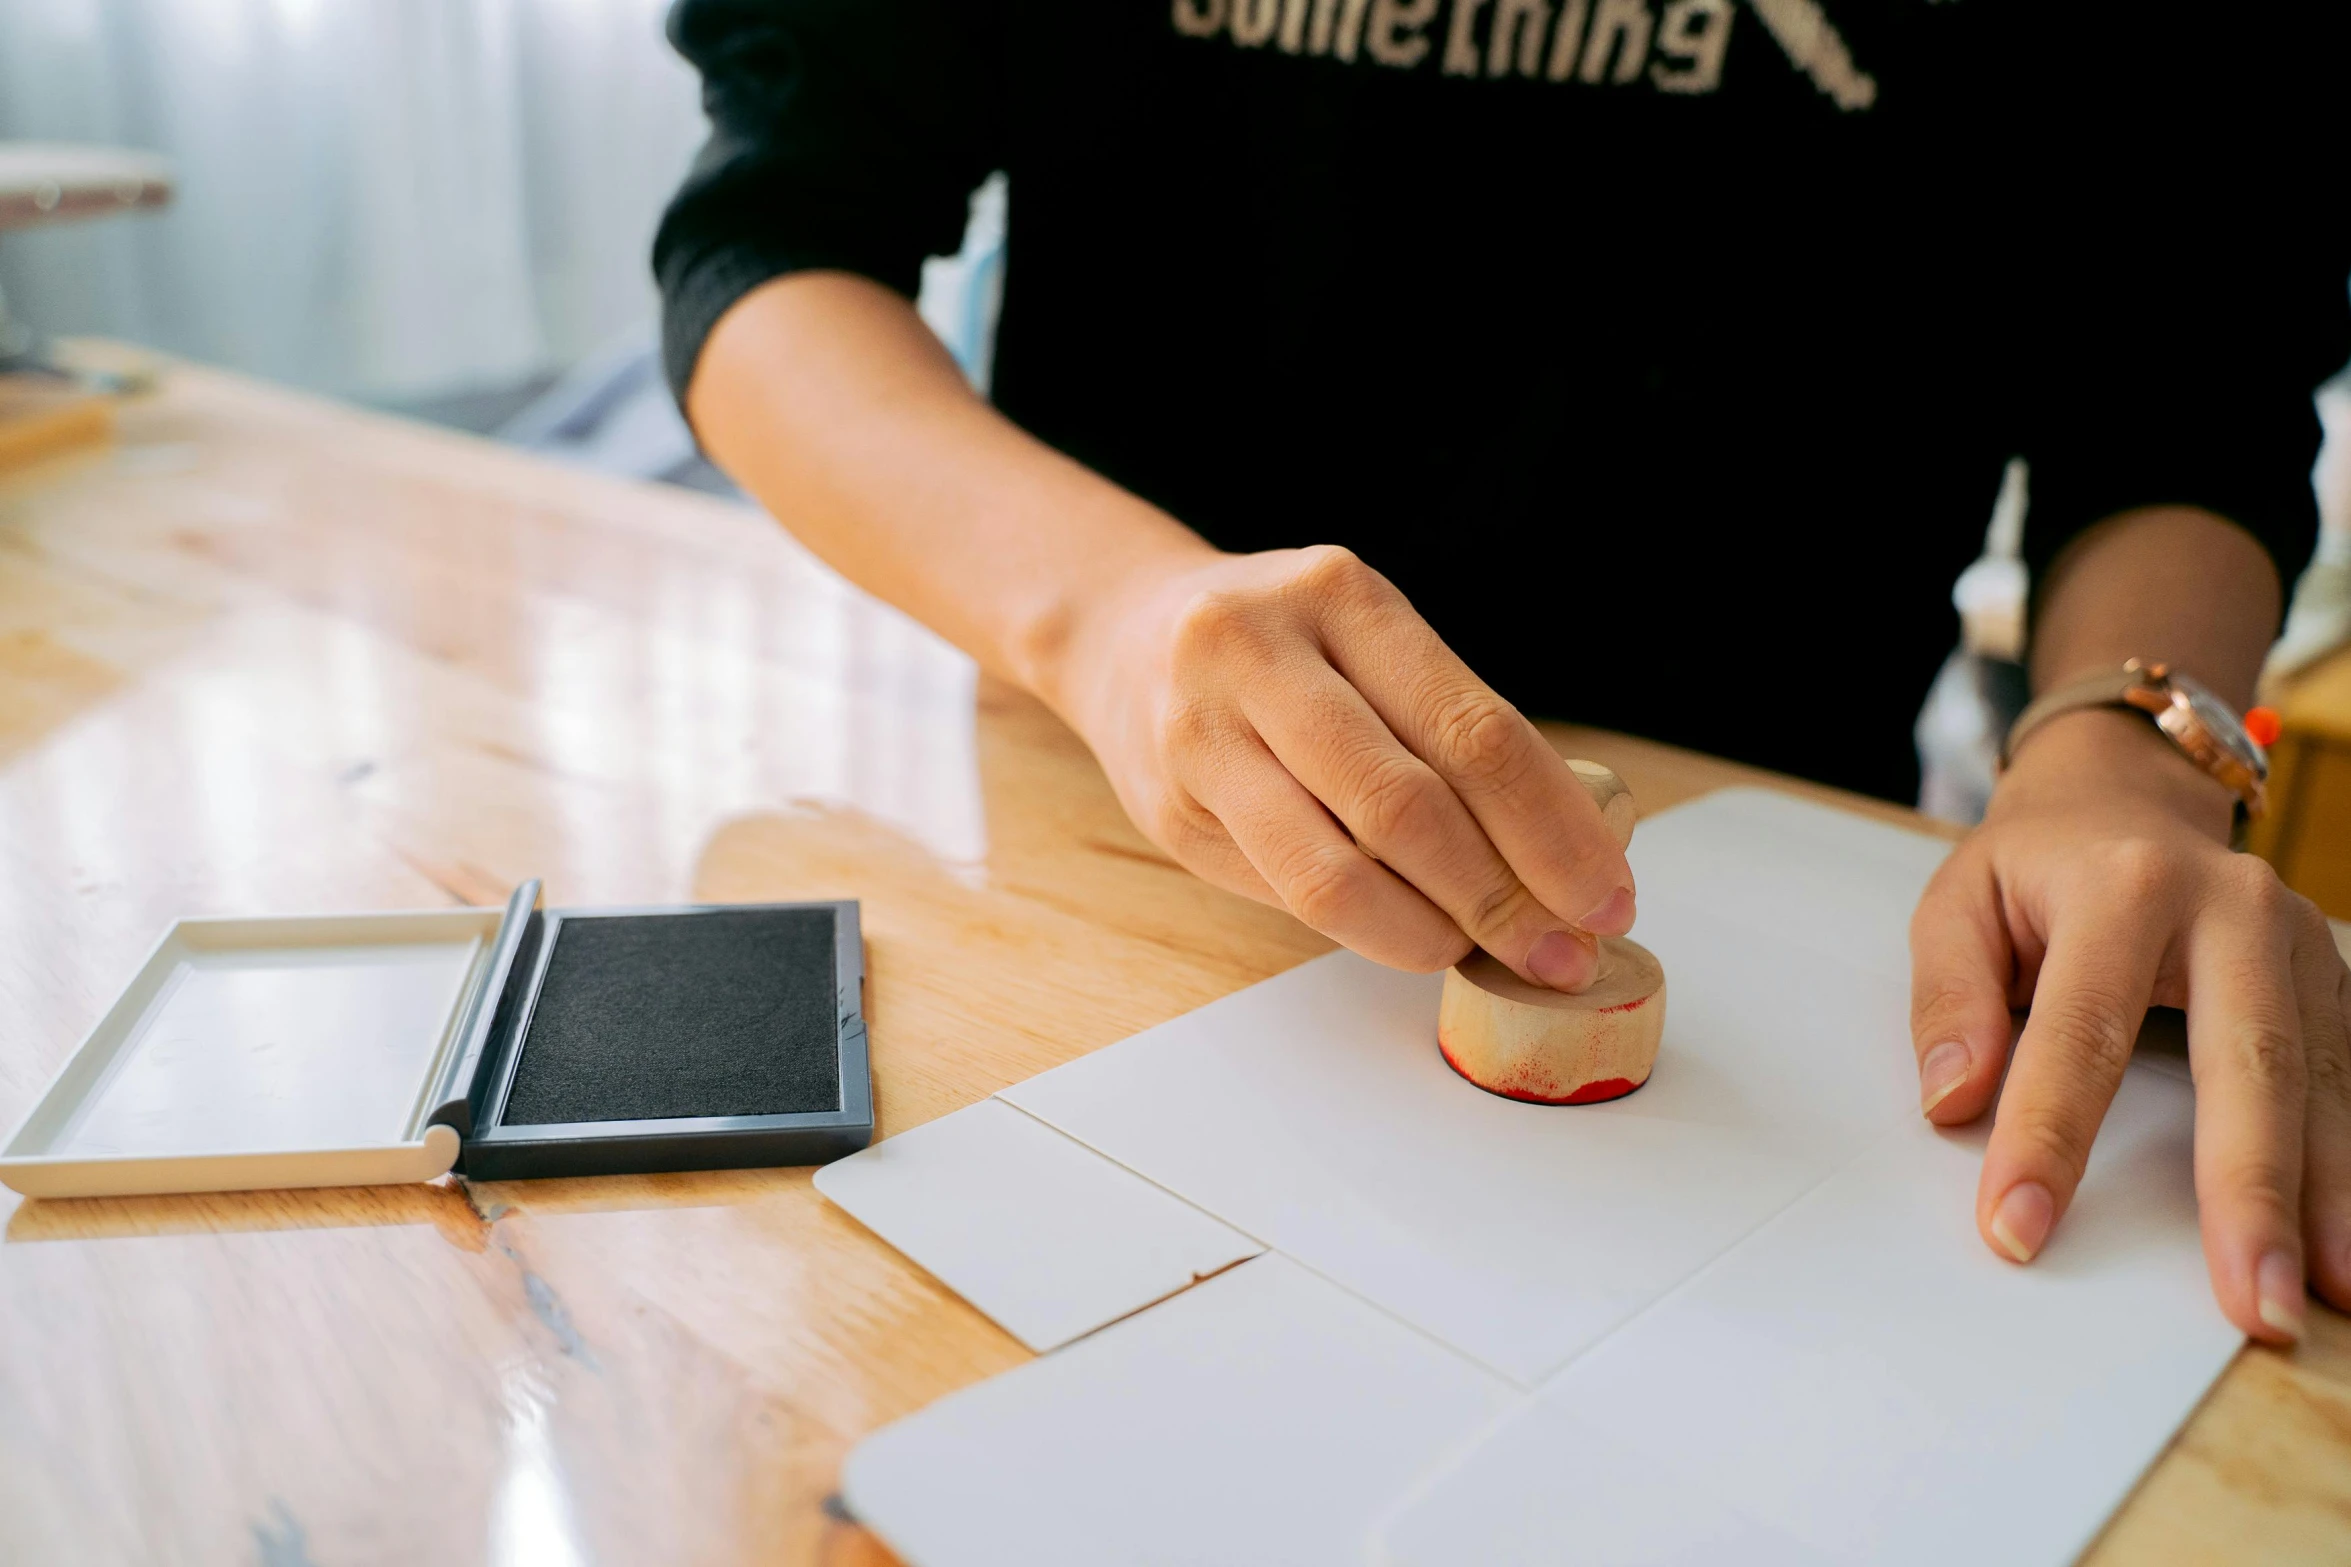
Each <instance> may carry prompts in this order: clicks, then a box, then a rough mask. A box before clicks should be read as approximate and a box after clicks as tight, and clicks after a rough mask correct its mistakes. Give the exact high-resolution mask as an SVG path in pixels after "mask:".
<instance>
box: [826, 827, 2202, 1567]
mask: <svg viewBox="0 0 2351 1567" xmlns="http://www.w3.org/2000/svg"><path fill="white" fill-rule="evenodd" d="M1942 852H1943V845H1941V844H1940V843H1938V842H1936V841H1934V840H1932V839H1927V838H1922V837H1918V836H1915V835H1912V834H1908V833H1904V832H1901V831H1899V830H1896V829H1893V828H1889V827H1884V826H1880V825H1878V824H1875V823H1871V822H1867V821H1864V820H1861V819H1859V818H1855V817H1851V816H1847V815H1844V814H1842V813H1837V812H1833V811H1828V810H1824V809H1821V808H1818V807H1814V806H1810V805H1806V804H1802V803H1799V802H1796V801H1793V800H1790V799H1787V798H1785V797H1782V796H1778V795H1773V794H1768V793H1763V792H1760V791H1745V790H1742V791H1730V792H1726V793H1723V794H1717V795H1713V796H1709V797H1707V798H1706V799H1704V800H1702V801H1700V802H1697V803H1696V804H1693V805H1690V806H1686V807H1683V808H1681V809H1679V810H1675V811H1671V812H1667V813H1664V814H1662V815H1660V816H1659V817H1657V818H1656V819H1654V820H1652V821H1649V822H1646V823H1644V824H1643V825H1642V827H1641V830H1640V833H1639V835H1638V837H1637V838H1636V840H1635V843H1634V846H1633V851H1632V857H1633V863H1634V868H1635V871H1636V874H1637V875H1638V876H1639V879H1640V886H1641V905H1642V915H1641V924H1640V931H1639V935H1640V938H1641V940H1642V941H1643V943H1644V944H1645V945H1647V946H1649V947H1650V948H1651V950H1653V951H1654V952H1656V953H1657V955H1658V957H1659V958H1660V959H1661V960H1662V961H1663V962H1664V965H1665V970H1666V975H1667V993H1666V1029H1665V1042H1664V1046H1663V1049H1662V1051H1661V1053H1660V1056H1659V1060H1658V1066H1657V1069H1656V1072H1655V1074H1654V1076H1653V1077H1652V1078H1651V1080H1650V1082H1649V1083H1648V1085H1647V1086H1645V1087H1644V1088H1643V1089H1641V1090H1640V1091H1639V1092H1638V1093H1635V1094H1633V1095H1631V1096H1629V1097H1628V1098H1625V1099H1622V1100H1618V1101H1615V1102H1613V1103H1611V1104H1606V1105H1597V1106H1580V1107H1573V1108H1564V1107H1553V1106H1542V1105H1530V1104H1523V1103H1519V1102H1516V1101H1512V1100H1506V1099H1501V1098H1497V1097H1494V1096H1492V1095H1488V1094H1485V1093H1482V1092H1480V1091H1479V1090H1478V1089H1476V1088H1474V1087H1472V1086H1471V1085H1469V1084H1468V1083H1466V1082H1464V1081H1462V1080H1461V1079H1460V1078H1458V1077H1457V1076H1455V1075H1454V1074H1453V1073H1452V1071H1451V1070H1450V1069H1449V1068H1447V1067H1446V1066H1445V1064H1444V1063H1443V1061H1442V1060H1441V1059H1440V1058H1439V1057H1438V1054H1437V1052H1436V1049H1435V1045H1434V1033H1435V1020H1436V1008H1437V996H1438V989H1439V986H1438V981H1437V980H1436V979H1435V978H1434V977H1430V976H1415V975H1402V974H1395V973H1392V972H1389V971H1387V970H1383V969H1380V968H1377V967H1376V966H1374V965H1371V964H1369V963H1366V962H1364V961H1362V960H1360V959H1357V958H1354V957H1352V956H1349V955H1347V954H1344V953H1341V954H1334V955H1332V956H1330V957H1327V958H1322V959H1318V960H1316V961H1315V962H1312V963H1309V964H1306V965H1304V966H1303V967H1301V968H1299V969H1296V970H1293V971H1292V972H1290V973H1288V974H1284V975H1282V976H1280V977H1278V978H1276V979H1273V980H1270V981H1268V982H1266V983H1265V984H1262V985H1258V986H1255V987H1252V988H1251V989H1249V990H1246V991H1243V992H1241V993H1239V994H1238V995H1235V996H1231V997H1228V998H1226V999H1225V1000H1223V1001H1220V1002H1217V1003H1215V1004H1213V1005H1211V1006H1208V1007H1204V1008H1202V1009H1201V1010H1199V1011H1198V1012H1195V1013H1192V1014H1190V1015H1188V1016H1186V1017H1183V1018H1179V1019H1177V1020H1176V1021H1174V1022H1172V1023H1169V1024H1167V1025H1165V1026H1163V1027H1161V1028H1157V1029H1153V1030H1150V1031H1149V1032H1147V1033H1144V1034H1141V1035H1138V1036H1136V1037H1135V1038H1133V1039H1130V1040H1127V1041H1125V1042H1124V1043H1122V1044H1119V1045H1116V1046H1113V1047H1111V1048H1109V1049H1107V1050H1103V1051H1100V1052H1098V1053H1096V1054H1094V1055H1092V1056H1088V1057H1085V1058H1083V1059H1081V1060H1079V1061H1076V1062H1073V1063H1071V1064H1070V1065H1068V1066H1065V1067H1062V1068H1060V1069H1058V1070H1056V1071H1053V1072H1048V1073H1046V1074H1044V1075H1043V1076H1040V1077H1038V1078H1035V1079H1033V1080H1031V1081H1029V1082H1027V1083H1023V1084H1020V1085H1017V1086H1016V1087H1014V1088H1011V1089H1008V1090H1006V1091H1005V1092H1004V1093H1003V1094H1001V1095H999V1096H998V1097H997V1099H996V1100H994V1101H990V1102H988V1103H985V1104H982V1105H979V1106H975V1107H973V1108H972V1109H971V1110H967V1111H963V1112H960V1113H959V1114H957V1115H955V1116H951V1117H948V1118H946V1119H945V1120H943V1121H940V1122H934V1123H932V1124H931V1125H930V1126H927V1127H923V1128H920V1129H918V1130H916V1131H915V1132H912V1133H909V1134H906V1135H905V1136H903V1137H900V1138H894V1139H891V1140H889V1141H888V1142H885V1143H883V1144H881V1145H880V1146H878V1147H877V1148H875V1149H873V1150H871V1151H869V1152H868V1153H865V1154H861V1155H859V1156H857V1157H856V1158H853V1159H850V1160H846V1161H844V1162H842V1163H840V1164H837V1165H834V1166H832V1167H830V1168H829V1169H828V1170H826V1171H825V1172H823V1173H822V1174H821V1175H820V1176H819V1177H818V1185H819V1186H820V1188H821V1189H823V1190H824V1191H825V1192H826V1193H827V1195H828V1196H830V1197H832V1198H833V1199H834V1200H835V1201H837V1202H839V1203H841V1204H842V1205H843V1206H844V1207H846V1208H848V1209H849V1211H851V1212H852V1213H854V1214H856V1215H857V1216H858V1217H859V1218H860V1219H862V1220H864V1221H865V1222H866V1223H867V1224H868V1225H870V1226H871V1227H873V1228H874V1229H876V1230H877V1231H879V1232H880V1233H881V1234H882V1235H883V1236H884V1237H885V1238H887V1239H889V1240H891V1241H892V1242H893V1243H894V1244H897V1245H899V1246H901V1247H902V1248H903V1249H904V1250H906V1251H907V1253H908V1255H910V1256H912V1257H913V1258H915V1260H916V1261H918V1262H922V1263H924V1264H925V1265H926V1266H929V1267H931V1268H932V1269H933V1271H935V1272H937V1273H938V1274H939V1276H940V1277H941V1278H942V1279H943V1280H945V1281H946V1282H947V1283H948V1284H949V1285H951V1286H952V1287H954V1288H956V1289H958V1290H959V1291H960V1292H962V1293H963V1294H964V1295H965V1296H966V1297H967V1298H968V1299H970V1300H971V1301H972V1302H973V1303H974V1304H975V1305H976V1306H978V1307H979V1308H980V1309H981V1310H982V1311H985V1312H988V1313H989V1314H990V1315H992V1316H994V1317H996V1318H997V1319H998V1320H999V1321H1001V1322H1003V1323H1005V1325H1006V1326H1007V1327H1008V1328H1010V1329H1012V1331H1014V1332H1016V1333H1018V1334H1020V1335H1021V1336H1022V1337H1023V1338H1024V1340H1025V1341H1027V1342H1029V1343H1030V1344H1031V1345H1032V1346H1033V1347H1037V1348H1040V1349H1048V1348H1053V1347H1054V1346H1056V1345H1061V1344H1067V1345H1068V1347H1066V1348H1061V1349H1058V1350H1057V1351H1056V1352H1055V1353H1053V1354H1050V1355H1048V1356H1046V1358H1044V1359H1043V1360H1040V1361H1038V1362H1036V1363H1035V1364H1033V1365H1030V1366H1026V1367H1023V1368H1021V1369H1019V1370H1016V1371H1013V1372H1010V1373H1007V1374H1006V1375H1004V1376H1001V1377H998V1378H996V1379H994V1380H993V1381H991V1382H988V1383H985V1384H982V1385H980V1386H978V1387H975V1388H972V1389H969V1390H966V1391H965V1392H963V1393H960V1394H957V1395H955V1396H953V1397H950V1398H948V1399H945V1400H942V1401H941V1402H940V1403H938V1404H936V1405H934V1406H932V1407H931V1408H930V1409H927V1410H924V1411H922V1412H920V1413H918V1414H916V1415H914V1416H912V1417H911V1418H909V1419H907V1420H904V1421H901V1422H899V1423H898V1424H897V1425H895V1426H892V1427H890V1428H888V1429H886V1430H884V1431H882V1432H880V1433H878V1434H877V1435H876V1436H874V1437H873V1438H872V1439H870V1440H869V1441H868V1442H867V1443H866V1444H865V1445H864V1446H862V1447H861V1448H859V1449H858V1450H857V1452H856V1453H854V1454H853V1455H852V1457H851V1460H850V1463H849V1466H848V1469H847V1473H846V1478H845V1489H846V1492H847V1495H848V1498H849V1501H850V1504H851V1505H852V1507H854V1508H855V1509H856V1510H857V1511H858V1513H859V1515H860V1516H861V1517H863V1518H865V1519H866V1520H867V1521H868V1522H870V1523H871V1524H872V1525H873V1526H874V1527H875V1528H876V1529H877V1530H878V1531H879V1532H880V1533H881V1534H882V1535H883V1536H884V1537H885V1538H886V1539H888V1540H889V1541H890V1542H891V1543H892V1544H893V1545H894V1546H895V1547H897V1548H898V1549H899V1550H900V1551H901V1552H902V1553H903V1554H905V1555H906V1556H907V1558H908V1559H909V1560H910V1561H913V1562H915V1563H917V1564H919V1567H964V1564H976V1563H987V1562H1007V1563H1009V1562H1013V1561H1020V1562H1027V1563H1037V1562H1064V1561H1066V1562H1071V1563H1076V1562H1104V1561H1150V1562H1203V1563H1207V1562H1217V1563H1231V1562H1243V1561H1284V1562H1289V1561H1297V1562H1309V1561H1312V1562H1333V1563H1339V1562H1348V1563H1352V1562H1362V1561H1373V1560H1387V1561H1394V1562H1402V1563H1432V1564H1433V1563H1438V1562H1457V1561H1480V1562H1514V1561H1525V1562H1554V1561H1562V1560H1565V1561H1592V1562H1622V1563H1636V1562H1637V1563H1652V1562H1655V1563H1665V1562H1682V1561H1690V1562H1696V1561H1708V1562H1719V1561H1739V1562H1807V1563H1812V1562H1822V1563H1845V1562H1853V1563H1860V1562H1881V1561H1889V1560H1899V1561H1905V1562H1939V1561H1952V1562H1958V1561H2001V1562H2034V1561H2046V1562H2061V1561H2066V1560H2069V1559H2071V1557H2072V1556H2074V1555H2075V1554H2077V1553H2078V1552H2079V1551H2080V1549H2081V1548H2082V1547H2083V1546H2084V1545H2085V1544H2086V1543H2087V1542H2088V1540H2089V1539H2090V1538H2091V1536H2092V1535H2093V1534H2094V1533H2095V1532H2096V1530H2097V1528H2098V1526H2099V1524H2100V1523H2101V1521H2102V1520H2103V1519H2104V1518H2105V1516H2106V1515H2107V1513H2108V1512H2109V1511H2111V1510H2112V1508H2113V1507H2114V1506H2115V1505H2116V1504H2117V1503H2118V1502H2119V1501H2120V1500H2121V1499H2122V1497H2123V1495H2124V1494H2125V1493H2126V1492H2127V1491H2128V1489H2129V1487H2130V1485H2131V1484H2132V1482H2133V1481H2134V1480H2135V1478H2136V1476H2137V1475H2138V1474H2139V1473H2140V1471H2141V1470H2143V1469H2144V1467H2145V1466H2146V1464H2147V1463H2148V1462H2149V1461H2150V1460H2151V1459H2152V1458H2153V1457H2154V1455H2155V1454H2156V1453H2157V1452H2158V1451H2159V1450H2160V1448H2161V1446H2162V1444H2163V1442H2164V1441H2165V1440H2166V1439H2167V1437H2168V1436H2169V1434H2170V1432H2171V1431H2172V1429H2173V1428H2174V1427H2176V1425H2177V1424H2178V1422H2179V1421H2180V1420H2181V1419H2183V1418H2184V1417H2185V1416H2186V1414H2187V1413H2188V1412H2189V1411H2190V1410H2191V1409H2192V1408H2193V1407H2194V1405H2195V1402H2196V1400H2197V1399H2198V1398H2199V1397H2200V1396H2201V1395H2202V1393H2203V1391H2204V1389H2205V1387H2206V1386H2208V1385H2209V1383H2210V1381H2211V1380H2212V1378H2213V1377H2214V1376H2216V1375H2217V1374H2218V1373H2219V1371H2220V1370H2221V1369H2222V1368H2223V1367H2224V1366H2225V1365H2226V1364H2227V1362H2228V1359H2229V1357H2230V1356H2231V1354H2232V1353H2233V1352H2234V1351H2235V1349H2236V1347H2237V1345H2238V1343H2239V1342H2240V1341H2239V1339H2238V1337H2237V1335H2236V1334H2235V1332H2234V1331H2233V1330H2232V1329H2230V1328H2229V1326H2228V1325H2227V1323H2226V1322H2225V1321H2224V1320H2223V1319H2222V1318H2221V1316H2220V1314H2219V1312H2218V1310H2217V1309H2216V1308H2215V1307H2214V1305H2213V1304H2212V1301H2211V1297H2210V1294H2209V1291H2208V1288H2207V1286H2206V1284H2205V1280H2204V1270H2203V1262H2202V1255H2201V1251H2200V1249H2199V1246H2198V1242H2197V1235H2196V1223H2195V1205H2194V1197H2193V1192H2192V1188H2191V1185H2190V1173H2189V1162H2188V1137H2189V1129H2190V1111H2191V1105H2190V1097H2189V1090H2188V1089H2187V1087H2186V1085H2185V1084H2184V1083H2183V1082H2182V1081H2180V1080H2179V1078H2178V1077H2177V1076H2176V1075H2173V1074H2171V1073H2169V1072H2166V1071H2163V1070H2157V1069H2152V1068H2149V1067H2146V1066H2141V1067H2135V1068H2134V1069H2133V1070H2132V1072H2131V1074H2130V1076H2129V1078H2128V1080H2127V1081H2126V1084H2125V1087H2124V1090H2123V1093H2122V1095H2121V1097H2120V1098H2119V1100H2118V1101H2117V1104H2116V1107H2115V1110H2114V1112H2113V1113H2112V1115H2111V1116H2110V1117H2109V1121H2108V1125H2107V1131H2106V1133H2105V1135H2104V1137H2103V1138H2102V1140H2101V1141H2100V1144H2099V1146H2098V1151H2097V1154H2096V1156H2095V1158H2094V1159H2093V1161H2092V1165H2091V1172H2090V1176H2089V1179H2088V1181H2087V1182H2086V1183H2085V1185H2084V1187H2083V1190H2082V1193H2081V1196H2080V1197H2079V1199H2078V1200H2077V1205H2076V1207H2075V1209H2074V1211H2073V1212H2072V1213H2071V1214H2070V1215H2069V1217H2068V1219H2067V1222H2066V1224H2065V1226H2064V1227H2063V1229H2062V1230H2061V1231H2060V1233H2059V1235H2058V1237H2057V1239H2056V1240H2055V1242H2053V1244H2052V1245H2051V1246H2050V1247H2049V1249H2048V1250H2047V1252H2045V1253H2044V1255H2043V1257H2042V1258H2041V1260H2040V1261H2038V1262H2036V1263H2035V1264H2034V1265H2033V1266H2032V1267H2031V1268H2029V1269H2020V1268H2015V1267H2012V1266H2010V1265H2008V1264H2006V1263H2004V1262H2002V1261H2000V1260H1999V1259H1997V1258H1995V1257H1994V1256H1993V1255H1992V1254H1991V1253H1990V1252H1989V1251H1988V1250H1987V1249H1986V1248H1985V1247H1984V1246H1983V1244H1982V1243H1981V1241H1980V1240H1978V1239H1977V1237H1976V1235H1975V1231H1974V1224H1973V1218H1972V1213H1973V1204H1972V1194H1973V1190H1974V1181H1975V1168H1976V1163H1977V1160H1978V1158H1979V1156H1980V1137H1981V1134H1980V1133H1974V1134H1959V1135H1952V1134H1943V1133H1938V1132H1936V1131H1935V1130H1934V1129H1932V1128H1931V1127H1929V1126H1927V1125H1926V1124H1925V1123H1924V1122H1923V1121H1921V1120H1920V1119H1919V1117H1918V1114H1917V1109H1916V1103H1917V1087H1916V1073H1915V1069H1914V1068H1913V1066H1912V1054H1911V1049H1910V1044H1909V1028H1908V994H1909V980H1908V967H1909V964H1908V952H1907V944H1906V934H1905V933H1906V929H1907V924H1908V918H1909V912H1910V909H1911V907H1912V905H1913V904H1914V903H1915V902H1916V900H1917V896H1918V893H1919V890H1920V888H1921V887H1922V886H1923V885H1924V883H1925V881H1926V879H1927V877H1928V876H1929V875H1930V874H1931V873H1932V871H1933V869H1934V867H1935V865H1936V864H1937V863H1938V861H1939V859H1940V856H1941V854H1942ZM1080 1171H1085V1172H1088V1173H1086V1174H1084V1175H1082V1176H1081V1175H1080V1174H1078V1173H1077V1172H1080ZM1260 1250H1262V1251H1264V1252H1265V1253H1267V1254H1266V1255H1256V1253H1258V1252H1259V1251H1260ZM1236 1259H1253V1260H1240V1261H1238V1264H1237V1265H1234V1264H1235V1261H1236ZM1220 1270H1221V1271H1220ZM1193 1278H1205V1279H1206V1282H1204V1283H1200V1284H1197V1285H1195V1286H1193V1287H1191V1288H1189V1289H1186V1288H1184V1285H1185V1284H1186V1283H1187V1282H1188V1281H1189V1280H1190V1279H1193ZM1171 1292H1174V1293H1172V1298H1171ZM1155 1302H1158V1304H1154V1303H1155ZM1089 1332H1090V1333H1091V1336H1087V1337H1080V1335H1085V1334H1088V1333H1089ZM1073 1338H1075V1339H1076V1340H1077V1341H1076V1342H1074V1343H1070V1342H1069V1341H1070V1340H1071V1339H1073Z"/></svg>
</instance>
